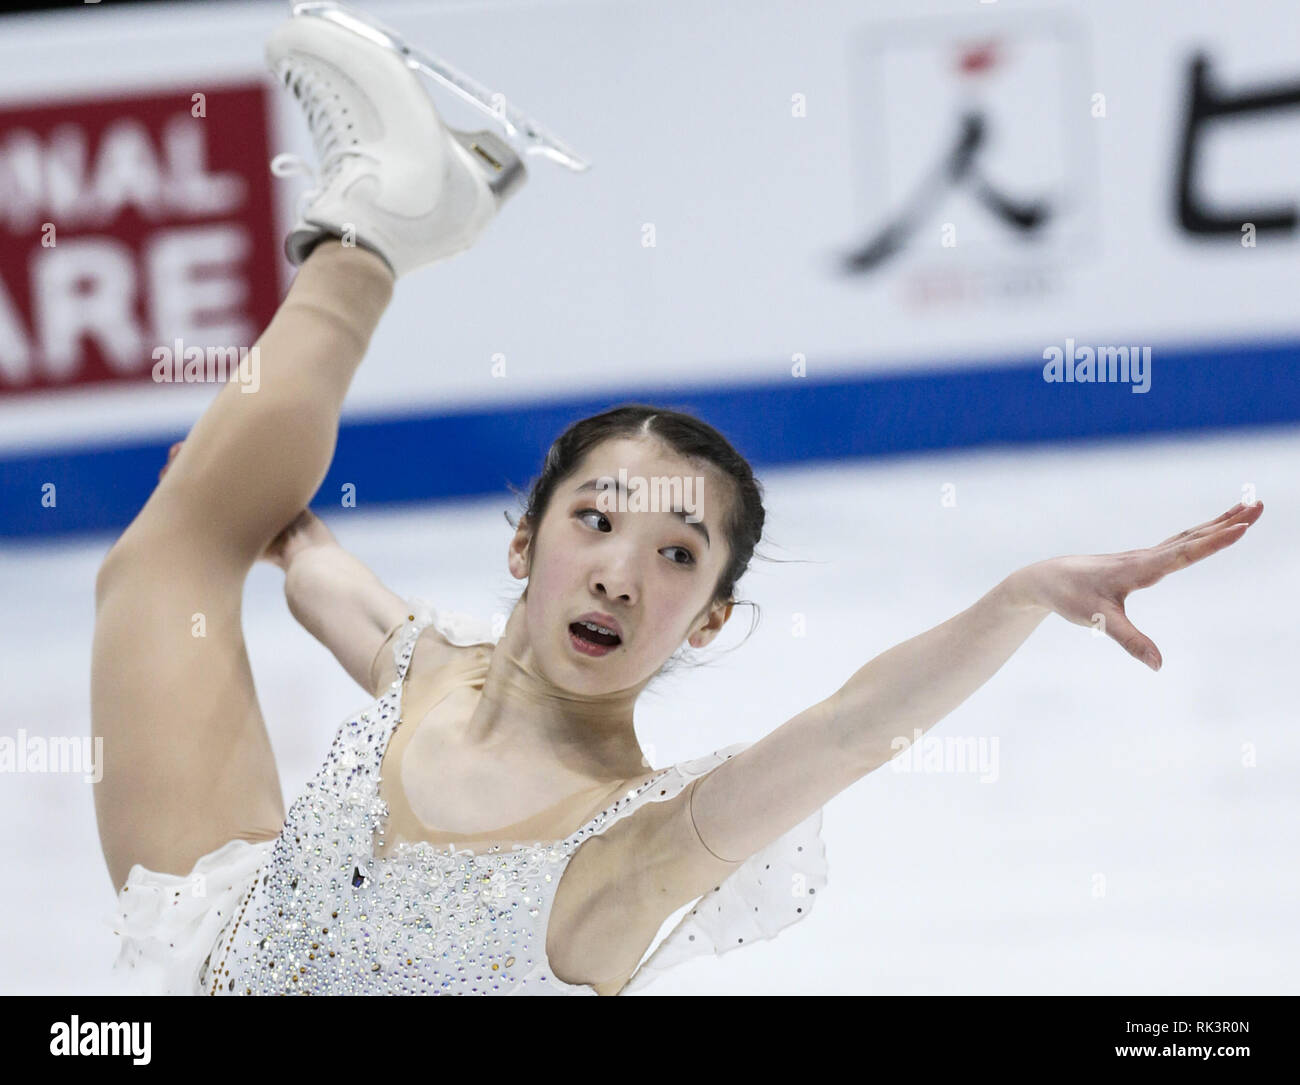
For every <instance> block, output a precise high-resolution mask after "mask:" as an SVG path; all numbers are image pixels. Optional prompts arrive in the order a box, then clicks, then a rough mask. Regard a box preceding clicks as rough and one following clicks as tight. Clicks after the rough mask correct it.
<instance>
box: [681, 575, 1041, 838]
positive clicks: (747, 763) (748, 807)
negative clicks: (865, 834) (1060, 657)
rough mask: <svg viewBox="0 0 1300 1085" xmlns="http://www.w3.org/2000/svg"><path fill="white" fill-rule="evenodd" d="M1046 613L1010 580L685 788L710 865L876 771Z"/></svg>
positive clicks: (787, 826)
mask: <svg viewBox="0 0 1300 1085" xmlns="http://www.w3.org/2000/svg"><path fill="white" fill-rule="evenodd" d="M1050 613H1052V611H1051V609H1050V608H1048V607H1046V606H1041V605H1039V604H1038V603H1037V602H1031V601H1030V596H1029V595H1028V594H1027V593H1025V592H1023V591H1022V590H1021V581H1020V580H1019V579H1018V577H1017V575H1016V574H1012V575H1011V576H1010V577H1008V578H1007V579H1006V580H1004V581H1002V583H1000V584H999V585H998V586H997V587H995V588H993V590H991V591H990V592H988V594H986V595H985V596H984V597H983V598H982V599H980V600H979V601H978V602H976V603H975V604H974V605H973V606H971V607H969V608H968V609H966V610H964V611H962V613H960V614H958V615H956V616H955V617H953V618H950V619H949V620H948V621H946V622H944V623H943V624H942V625H939V626H936V627H935V628H934V629H931V630H929V631H928V632H926V633H922V634H921V635H919V636H916V637H913V638H912V639H911V640H908V641H904V642H903V643H902V644H898V645H895V646H894V647H893V648H890V649H889V650H888V651H886V652H884V653H882V654H881V655H879V656H877V657H876V658H875V659H873V660H872V661H871V662H870V663H868V664H866V666H864V667H862V668H861V669H860V670H859V671H857V672H856V673H855V674H854V675H853V676H852V677H851V678H850V679H849V680H848V681H847V682H846V683H845V684H844V685H843V686H842V687H841V688H840V689H839V690H837V691H836V692H835V693H833V694H832V695H831V696H830V697H828V698H826V700H824V701H821V702H819V703H818V704H815V705H813V706H812V707H811V708H809V709H806V710H805V711H803V712H801V713H800V714H799V715H797V716H795V717H794V718H793V719H791V720H789V721H788V722H786V723H785V724H783V725H782V726H780V727H778V728H777V729H776V730H775V731H773V732H771V733H770V734H768V735H767V736H765V737H764V738H762V739H760V740H759V741H758V742H755V743H754V744H753V745H751V746H749V747H747V748H746V749H744V750H742V751H741V752H740V753H738V754H735V755H734V756H732V757H731V758H730V759H729V760H727V761H726V762H725V763H723V764H722V765H720V766H719V767H718V768H716V769H713V770H712V771H711V772H710V773H709V774H708V775H707V776H705V777H702V778H700V779H699V780H698V781H697V782H696V784H695V785H694V788H693V791H692V794H691V796H690V803H691V816H692V818H693V820H694V825H695V830H696V832H697V834H698V835H699V837H700V841H701V842H702V843H703V844H704V845H705V847H707V848H708V849H709V850H710V851H711V852H713V853H714V854H715V855H716V856H717V857H718V858H720V859H723V860H726V861H730V862H740V861H743V860H744V859H746V858H747V857H749V856H750V855H752V854H754V853H755V852H756V851H758V850H760V849H761V848H763V847H766V846H767V845H768V844H770V843H771V842H772V841H774V840H776V839H777V838H778V837H780V836H783V835H784V834H785V833H787V832H789V831H790V830H791V829H793V828H794V827H795V826H796V825H798V824H800V823H801V822H803V821H804V820H806V819H807V818H809V817H810V816H812V814H813V813H814V811H816V810H817V809H819V808H820V807H821V806H823V805H825V803H826V802H827V801H828V800H830V799H831V798H833V797H834V796H835V795H837V794H838V793H839V792H841V791H843V790H844V789H845V788H846V787H848V786H850V785H851V784H853V783H854V782H855V781H857V780H859V779H860V778H861V777H863V776H865V775H866V774H867V773H869V772H871V771H872V770H873V769H875V768H878V767H879V766H880V765H882V764H884V763H885V762H886V761H888V760H890V759H891V758H892V757H893V756H894V755H895V754H897V753H899V752H901V750H902V749H903V748H905V745H904V743H899V742H895V739H896V738H898V737H901V738H902V739H904V740H905V742H908V743H910V742H911V741H912V740H913V738H914V736H915V733H916V732H918V731H920V732H924V731H926V730H928V729H929V728H931V727H933V726H934V725H935V724H936V723H938V722H939V721H940V720H941V719H943V718H944V717H945V716H947V715H948V713H950V712H951V711H952V710H953V709H954V708H956V707H957V706H958V705H959V704H961V703H962V702H963V701H964V700H966V698H968V697H969V696H970V695H971V694H972V693H974V692H975V691H976V690H977V689H979V687H980V686H982V685H983V684H984V683H985V682H987V681H988V680H989V678H991V677H992V676H993V674H995V673H996V672H997V670H998V669H999V668H1000V667H1001V666H1002V665H1003V664H1004V663H1005V662H1006V661H1007V660H1008V659H1009V658H1011V656H1012V655H1013V654H1014V652H1015V651H1016V649H1017V648H1019V647H1020V645H1021V644H1023V643H1024V641H1025V639H1026V638H1027V637H1028V636H1029V634H1030V633H1032V632H1033V631H1034V629H1035V628H1037V626H1038V624H1039V623H1040V622H1041V621H1042V620H1043V619H1044V618H1045V617H1047V615H1048V614H1050Z"/></svg>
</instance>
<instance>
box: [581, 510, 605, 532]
mask: <svg viewBox="0 0 1300 1085" xmlns="http://www.w3.org/2000/svg"><path fill="white" fill-rule="evenodd" d="M587 513H591V514H592V515H593V516H599V517H600V518H601V519H602V520H604V521H605V523H607V524H608V523H609V517H608V516H606V515H605V514H604V513H603V512H601V511H600V510H599V509H579V510H578V512H577V513H576V514H575V515H576V516H577V517H578V519H579V520H581V519H582V518H583V517H584V516H586V515H587ZM610 526H611V528H612V527H613V525H610Z"/></svg>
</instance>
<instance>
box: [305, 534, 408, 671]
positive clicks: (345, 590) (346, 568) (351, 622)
mask: <svg viewBox="0 0 1300 1085" xmlns="http://www.w3.org/2000/svg"><path fill="white" fill-rule="evenodd" d="M284 594H285V599H286V601H287V602H288V604H289V610H290V612H291V613H292V614H293V616H294V617H295V618H296V619H298V621H299V622H300V623H301V624H302V626H303V628H305V629H306V630H307V631H308V632H309V633H311V635H312V636H313V637H315V638H316V639H317V640H318V641H320V642H321V643H322V644H323V645H325V647H326V648H328V649H329V650H330V651H331V652H332V653H333V655H334V658H335V659H337V660H338V661H339V663H340V664H342V666H343V669H344V670H345V671H347V672H348V674H350V675H351V676H352V678H353V679H354V680H355V681H356V682H357V684H358V685H360V686H361V687H362V688H363V689H364V690H365V691H366V692H367V693H370V694H372V695H376V696H377V695H378V690H377V689H376V688H375V683H376V682H377V678H376V671H377V670H378V668H376V666H375V663H376V660H377V659H378V657H379V653H380V650H381V649H382V648H383V647H384V645H385V644H386V643H388V642H389V641H390V640H391V635H392V633H393V632H394V630H395V629H396V628H398V627H399V626H400V625H401V624H402V623H403V622H405V621H406V617H407V613H408V607H407V604H406V602H405V601H404V600H403V599H402V597H401V596H400V595H397V594H396V593H394V592H393V591H391V590H389V589H388V588H387V587H385V586H384V584H383V583H382V582H381V581H380V580H379V578H378V577H377V576H375V574H374V573H373V572H371V571H370V569H368V568H367V567H366V566H365V565H364V564H363V563H362V562H361V561H360V560H358V559H357V558H356V557H355V556H354V555H352V554H350V553H349V552H348V551H347V550H344V549H343V547H341V546H339V545H338V544H337V543H324V544H322V545H317V546H310V547H307V548H306V549H303V550H301V551H299V552H298V553H296V554H294V556H293V558H292V560H291V561H290V562H289V563H288V567H287V568H286V570H285V577H284Z"/></svg>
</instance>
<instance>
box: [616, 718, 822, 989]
mask: <svg viewBox="0 0 1300 1085" xmlns="http://www.w3.org/2000/svg"><path fill="white" fill-rule="evenodd" d="M749 745H750V743H748V742H739V743H736V744H735V745H732V746H728V747H726V748H724V749H721V750H718V751H717V752H716V753H713V754H710V755H708V756H707V757H701V758H697V759H696V760H694V761H684V762H682V763H680V764H679V765H677V766H676V767H677V769H678V770H679V771H680V772H681V773H682V775H683V776H684V777H686V779H687V781H688V782H689V780H690V778H692V777H695V776H702V775H704V774H705V773H707V772H709V771H711V770H712V769H715V768H717V767H718V766H719V765H720V764H722V763H723V762H724V761H726V760H727V759H728V758H729V757H731V756H732V755H734V754H736V753H739V752H740V751H741V750H743V749H745V748H746V747H747V746H749ZM821 828H822V811H821V810H820V809H818V810H817V811H815V812H814V813H813V814H812V816H811V817H809V818H807V819H806V820H805V821H803V822H801V823H800V824H798V825H796V826H795V827H794V828H793V829H791V830H790V831H789V832H788V833H786V834H785V835H784V836H781V837H778V838H777V839H776V840H774V841H772V843H771V844H769V845H768V846H767V847H765V848H763V849H762V850H761V851H757V852H755V853H754V854H753V855H751V856H750V857H749V858H748V859H746V860H745V862H743V863H742V864H741V865H740V866H738V867H737V868H736V869H735V870H734V871H733V872H732V873H731V874H729V875H728V876H727V879H726V880H725V881H724V882H722V883H721V884H720V885H719V886H718V887H717V888H716V889H712V890H710V891H709V892H707V893H705V894H704V895H703V896H701V897H700V898H699V899H698V900H697V901H696V902H695V903H694V904H692V905H691V906H690V908H689V910H688V911H687V912H686V914H685V915H683V916H682V919H681V921H680V922H679V923H678V924H677V926H676V927H674V928H673V929H672V931H671V932H669V934H668V935H667V936H666V937H665V938H664V939H663V941H661V942H660V943H659V945H658V947H657V948H655V949H654V950H653V951H652V952H651V953H650V955H649V956H648V957H647V958H646V959H645V960H644V961H643V962H642V964H641V966H640V968H639V969H638V970H637V971H636V972H635V973H634V974H633V976H632V979H631V980H629V981H628V983H627V984H625V985H624V987H623V990H622V991H621V992H620V994H628V993H632V992H635V991H640V990H641V989H643V988H644V987H646V986H647V985H649V984H650V983H653V982H654V980H655V979H657V978H658V977H659V976H661V975H662V974H663V973H664V972H666V971H667V970H668V969H670V968H672V967H673V966H674V965H677V964H680V963H681V962H682V961H686V960H690V959H691V958H693V957H704V956H708V955H710V954H713V955H718V956H720V955H721V954H723V953H729V952H731V951H732V950H734V949H739V948H740V947H742V946H749V945H753V944H754V943H755V942H762V941H765V940H767V939H771V938H775V937H776V936H777V935H778V934H780V933H781V931H783V930H785V928H786V927H788V926H790V925H791V924H792V923H797V922H798V921H799V920H801V919H804V918H805V917H807V916H808V915H809V914H810V913H811V912H812V907H813V904H814V903H816V901H817V897H818V895H819V894H820V893H821V892H822V890H824V889H825V888H826V872H827V867H826V845H825V842H824V841H823V840H822V836H821Z"/></svg>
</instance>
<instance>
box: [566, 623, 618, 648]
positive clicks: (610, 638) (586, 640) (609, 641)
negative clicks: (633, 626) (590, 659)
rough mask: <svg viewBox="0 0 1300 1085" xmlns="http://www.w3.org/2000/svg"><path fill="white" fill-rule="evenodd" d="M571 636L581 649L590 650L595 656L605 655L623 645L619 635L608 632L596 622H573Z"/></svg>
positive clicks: (570, 629) (570, 628) (570, 626)
mask: <svg viewBox="0 0 1300 1085" xmlns="http://www.w3.org/2000/svg"><path fill="white" fill-rule="evenodd" d="M569 635H570V636H571V637H572V638H573V639H574V640H575V641H577V642H578V647H579V648H582V649H585V650H589V651H590V653H591V654H593V655H604V654H605V653H606V652H609V651H612V650H613V649H614V648H616V647H618V645H620V644H622V643H623V641H622V638H621V637H619V635H618V634H617V633H615V632H613V631H612V630H610V631H607V630H605V629H604V628H603V627H602V626H600V625H597V624H596V623H595V622H586V621H582V622H571V623H570V624H569Z"/></svg>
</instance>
